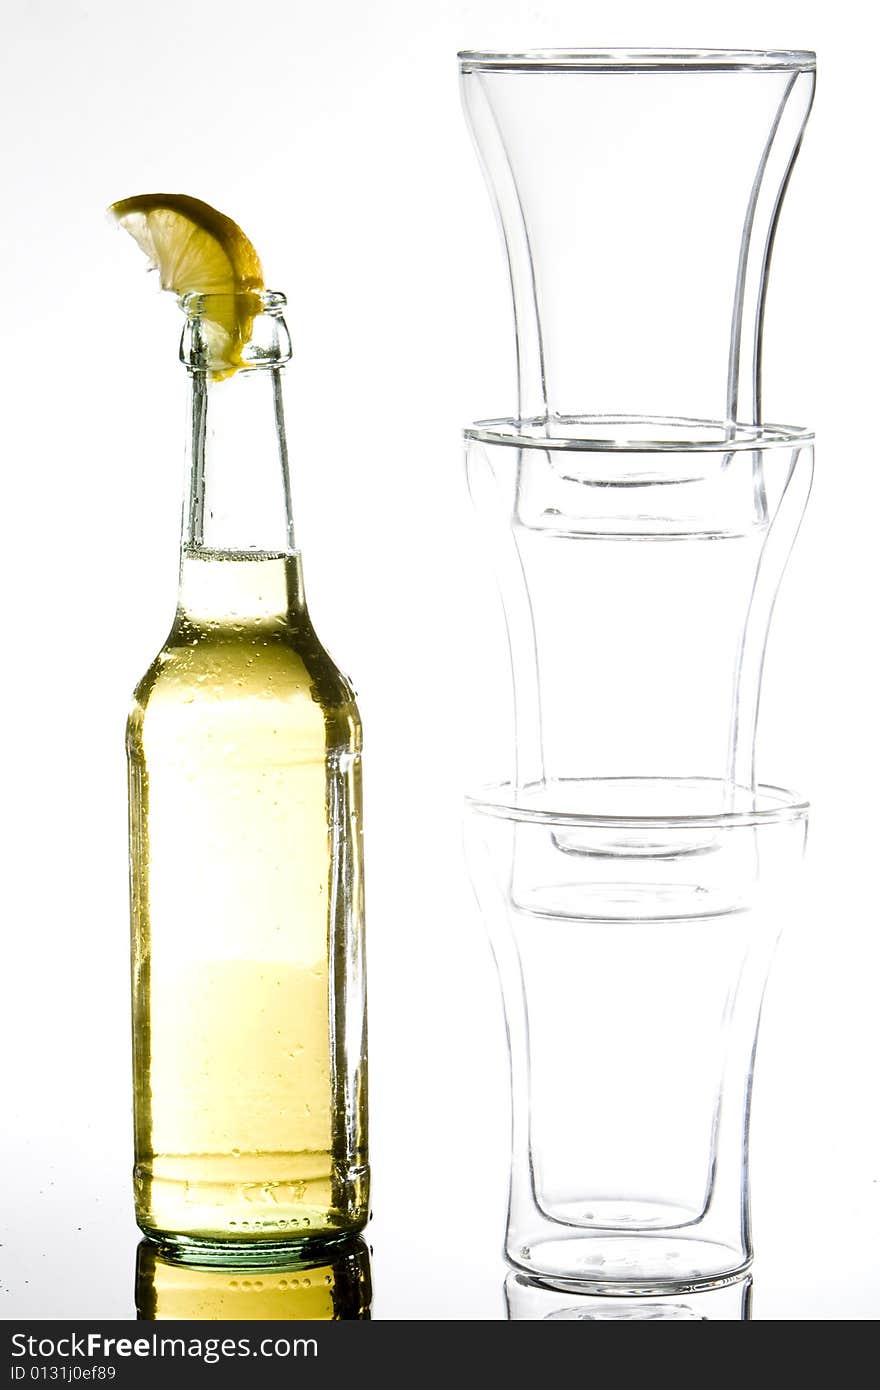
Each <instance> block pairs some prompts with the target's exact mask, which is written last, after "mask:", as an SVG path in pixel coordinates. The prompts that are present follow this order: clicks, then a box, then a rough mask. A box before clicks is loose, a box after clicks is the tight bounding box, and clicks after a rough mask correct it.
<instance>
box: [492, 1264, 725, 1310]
mask: <svg viewBox="0 0 880 1390" xmlns="http://www.w3.org/2000/svg"><path fill="white" fill-rule="evenodd" d="M504 1295H505V1298H506V1300H507V1316H508V1318H509V1320H510V1321H511V1322H523V1321H532V1322H534V1321H537V1320H540V1321H543V1322H714V1321H716V1320H721V1321H726V1322H745V1321H748V1320H749V1319H750V1318H751V1316H752V1314H751V1305H752V1281H751V1279H750V1278H745V1279H742V1280H740V1281H739V1283H737V1284H732V1285H730V1286H729V1287H728V1288H724V1289H711V1290H709V1291H708V1292H706V1293H691V1294H677V1295H673V1296H671V1297H668V1298H613V1297H602V1298H597V1297H596V1295H595V1294H589V1293H575V1292H573V1291H571V1290H569V1291H567V1292H563V1291H562V1290H560V1289H552V1288H549V1287H548V1286H547V1285H544V1284H541V1283H539V1282H538V1281H537V1280H535V1279H529V1278H528V1277H527V1276H526V1275H525V1274H514V1273H511V1274H509V1275H508V1276H507V1279H506V1280H505V1282H504Z"/></svg>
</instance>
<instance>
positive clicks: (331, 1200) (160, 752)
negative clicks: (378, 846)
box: [127, 306, 368, 1251]
mask: <svg viewBox="0 0 880 1390" xmlns="http://www.w3.org/2000/svg"><path fill="white" fill-rule="evenodd" d="M197 309H198V306H194V310H193V309H191V311H190V312H191V318H190V325H189V328H188V336H185V343H184V347H185V352H184V356H185V360H187V361H188V365H189V366H190V373H191V380H192V390H193V432H192V439H193V446H192V450H191V461H190V462H191V484H190V489H189V495H188V503H187V509H186V515H185V521H184V543H183V547H182V557H181V583H180V597H179V604H178V610H177V615H176V617H175V621H174V624H173V626H172V629H171V633H170V634H169V637H168V639H167V641H166V643H165V645H164V647H163V649H162V651H161V652H160V653H159V655H158V656H157V658H156V660H155V661H154V662H153V663H152V665H151V667H150V668H149V670H148V672H147V674H146V675H145V676H144V678H143V680H142V681H141V682H140V684H139V685H138V687H137V690H136V692H135V698H134V703H133V707H132V710H131V714H130V716H129V721H128V735H127V747H128V759H129V776H130V812H131V882H132V961H133V979H132V991H133V1024H134V1105H135V1172H134V1180H135V1205H136V1214H137V1219H138V1223H139V1225H140V1226H141V1228H142V1229H143V1230H144V1231H145V1232H146V1233H147V1234H149V1235H152V1236H155V1237H158V1238H161V1239H163V1240H165V1241H166V1242H172V1243H174V1244H175V1245H176V1246H177V1247H178V1248H186V1247H187V1246H188V1245H189V1244H194V1245H195V1246H197V1247H200V1248H202V1249H203V1248H204V1247H206V1246H207V1247H212V1246H213V1247H217V1248H218V1249H220V1250H221V1251H222V1250H224V1249H226V1248H228V1247H229V1246H230V1245H233V1246H236V1247H242V1248H243V1247H246V1246H256V1247H257V1248H258V1249H260V1250H262V1251H265V1250H266V1249H267V1248H268V1247H270V1246H273V1245H278V1246H281V1247H287V1246H290V1245H291V1244H295V1245H299V1244H303V1243H306V1242H309V1241H311V1240H314V1239H327V1238H332V1237H337V1238H339V1237H342V1236H344V1235H347V1234H349V1233H351V1232H353V1231H356V1230H359V1229H361V1228H362V1227H363V1225H364V1224H365V1221H366V1216H367V1201H368V1168H367V1152H366V1098H365V1085H366V1057H365V1048H366V1021H365V994H364V974H363V872H362V832H361V724H360V719H359V716H358V711H357V706H356V704H355V700H354V696H353V693H352V690H351V687H350V685H349V683H348V682H347V680H346V679H345V677H344V676H342V675H341V673H340V672H339V671H338V670H337V668H336V667H335V665H334V664H333V662H332V660H331V659H330V657H329V656H328V655H327V653H326V652H325V650H324V648H323V647H322V646H321V643H320V642H319V640H318V638H317V636H316V634H315V631H314V628H313V627H312V624H311V621H310V619H309V615H308V609H307V607H306V602H305V595H304V590H303V582H302V566H301V560H300V556H299V553H298V552H297V550H296V548H295V546H294V545H293V540H292V524H291V519H290V508H289V487H288V483H287V471H286V457H285V452H286V451H285V442H284V429H283V415H282V414H281V398H280V376H279V373H280V367H281V364H282V363H283V360H284V343H285V342H286V334H284V333H283V321H281V320H280V318H278V317H277V306H276V308H275V309H274V310H272V311H271V312H270V313H267V314H266V316H265V317H266V318H268V319H270V320H273V319H274V320H276V347H275V350H274V352H272V351H268V350H267V351H266V355H267V356H268V359H269V360H268V362H260V364H259V365H257V364H255V365H252V366H247V367H245V368H243V369H242V370H241V371H239V372H238V373H237V374H236V376H234V377H233V378H232V379H230V380H224V381H216V382H212V381H211V380H210V377H209V374H208V373H207V372H206V371H205V370H204V369H203V368H202V366H201V365H200V362H201V360H202V359H201V358H200V338H199V332H198V312H197ZM278 325H280V327H278ZM271 331H272V325H271V323H270V325H269V336H270V337H271ZM264 336H265V334H264ZM245 449H246V450H247V453H246V454H244V453H243V451H244V450H245Z"/></svg>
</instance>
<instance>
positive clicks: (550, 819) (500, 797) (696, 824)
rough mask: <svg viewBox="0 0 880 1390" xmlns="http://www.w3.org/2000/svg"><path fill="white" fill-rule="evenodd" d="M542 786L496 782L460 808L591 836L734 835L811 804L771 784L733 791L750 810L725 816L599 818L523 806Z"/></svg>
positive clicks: (719, 782) (694, 782) (682, 780)
mask: <svg viewBox="0 0 880 1390" xmlns="http://www.w3.org/2000/svg"><path fill="white" fill-rule="evenodd" d="M555 780H556V783H557V784H558V785H564V784H565V783H567V782H572V783H581V784H583V783H589V782H614V783H615V784H616V785H619V784H621V783H625V782H642V783H644V782H645V781H648V782H652V783H655V784H656V783H671V784H673V785H676V786H679V787H680V786H681V785H682V784H687V785H689V786H713V787H716V788H718V789H719V791H723V790H724V789H725V788H729V786H730V784H729V783H727V782H725V781H724V780H723V779H722V778H720V777H649V778H644V777H612V778H579V777H573V778H567V777H560V778H557V779H555ZM540 785H542V784H541V783H529V784H527V785H526V787H524V788H521V789H518V788H517V787H516V786H515V785H514V783H512V782H495V783H491V784H490V785H489V786H486V787H483V788H481V789H480V790H479V791H476V792H470V793H468V794H467V795H466V796H465V807H466V809H467V810H468V811H472V812H474V813H475V814H477V815H483V816H493V817H495V818H496V819H498V820H505V821H517V822H524V823H527V824H531V825H548V826H579V827H582V828H586V829H590V830H647V831H653V830H693V829H696V830H712V829H718V830H723V829H738V828H744V827H748V826H761V825H775V824H780V823H783V822H786V823H794V822H796V821H799V820H805V819H806V818H807V816H808V814H809V810H810V803H809V802H808V801H807V800H806V799H805V798H804V797H802V796H800V795H799V794H798V793H797V792H793V791H788V790H786V788H784V787H777V786H775V785H774V784H772V783H759V784H758V785H757V786H756V787H755V788H754V790H753V789H751V788H748V787H742V786H739V787H734V788H733V792H734V796H736V795H737V794H739V795H740V796H743V797H745V798H747V799H748V800H750V801H751V803H752V804H751V805H750V806H744V807H742V808H741V809H738V810H737V809H734V810H730V811H725V810H721V811H700V812H689V813H686V814H682V813H680V812H668V813H660V814H656V813H652V814H640V813H632V812H627V813H623V814H619V813H616V814H614V813H602V812H595V811H577V810H570V809H567V810H566V809H563V810H553V809H547V808H544V807H541V806H534V805H531V806H530V805H528V804H523V802H522V800H521V799H520V798H521V797H522V794H523V792H525V793H528V791H529V789H530V788H534V787H538V786H540Z"/></svg>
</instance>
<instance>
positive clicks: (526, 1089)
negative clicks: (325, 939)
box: [460, 50, 815, 1318]
mask: <svg viewBox="0 0 880 1390" xmlns="http://www.w3.org/2000/svg"><path fill="white" fill-rule="evenodd" d="M460 60H461V72H462V86H463V93H464V104H465V110H466V113H467V119H468V122H469V125H470V128H471V131H472V134H473V137H474V140H475V142H476V146H477V150H478V153H479V156H480V159H481V162H482V165H483V169H484V172H485V175H486V179H487V182H488V185H489V189H490V192H491V195H492V199H493V201H494V204H495V207H496V210H497V213H498V217H499V220H500V224H501V229H502V232H503V237H504V244H505V248H506V253H507V257H508V262H509V270H510V281H511V289H512V294H513V307H514V316H515V328H516V348H517V363H518V377H519V381H518V387H519V398H518V410H517V414H516V415H515V416H513V417H511V418H507V419H493V420H485V421H480V422H479V423H477V424H475V425H474V426H473V427H471V428H470V429H468V430H467V431H466V440H467V470H468V482H469V487H470V491H471V495H472V498H473V501H474V504H475V507H476V510H477V513H478V516H479V518H480V520H481V525H482V535H483V537H484V540H485V544H486V547H487V549H488V550H489V551H491V555H492V557H493V562H494V566H495V570H496V573H497V577H498V583H499V588H500V592H501V597H502V602H503V609H504V618H505V622H506V627H507V636H508V641H509V648H510V656H511V674H512V682H513V703H514V711H515V745H516V746H515V750H514V757H513V759H512V769H511V774H510V776H509V779H508V780H507V781H506V782H504V783H503V784H500V785H496V786H493V787H491V788H489V789H487V790H484V791H483V792H481V793H479V794H477V795H474V796H472V797H470V798H469V799H468V804H467V837H466V838H467V846H468V855H469V862H470V869H471V874H472V879H473V883H474V887H475V890H476V894H477V898H478V901H479V903H480V906H481V910H482V912H483V914H484V915H485V918H486V922H487V925H488V928H489V932H490V936H491V940H492V944H493V949H494V953H495V958H496V962H497V966H498V972H499V976H500V981H501V987H502V991H503V997H504V1006H505V1012H506V1019H507V1029H508V1036H509V1043H510V1062H511V1081H512V1161H511V1177H510V1204H509V1215H508V1225H507V1240H506V1254H507V1258H508V1260H509V1261H510V1262H511V1264H512V1265H513V1266H514V1267H515V1271H514V1272H513V1273H511V1275H510V1277H509V1279H508V1298H509V1305H510V1308H511V1315H512V1316H523V1317H545V1316H559V1317H579V1316H583V1317H590V1318H592V1317H598V1318H604V1317H615V1316H620V1317H646V1318H648V1317H665V1316H669V1317H676V1318H678V1317H681V1318H690V1317H704V1316H708V1317H716V1316H722V1317H737V1318H739V1317H743V1316H747V1315H748V1314H747V1308H748V1296H747V1295H748V1275H747V1271H748V1269H749V1266H750V1264H751V1260H752V1243H751V1233H750V1224H749V1199H748V1142H747V1141H748V1123H749V1106H750V1093H751V1081H752V1067H753V1061H754V1053H755V1043H756V1037H757V1028H758V1019H759V1014H760V1008H761V999H762V994H763V990H764V985H765V981H766V978H767V972H768V969H769V965H770V960H771V956H772V953H773V949H774V945H775V942H776V940H777V937H778V934H779V931H780V929H781V927H782V925H783V923H784V919H785V915H786V911H787V910H788V911H790V903H791V901H792V890H793V885H794V882H795V881H796V878H797V873H798V866H799V863H800V860H801V857H802V854H803V848H804V841H805V835H806V826H807V809H808V808H807V805H806V803H805V802H804V801H803V800H801V799H800V798H799V797H797V796H795V795H793V794H792V793H791V792H789V791H786V790H783V789H781V788H779V787H776V786H769V785H763V784H761V783H760V782H759V781H758V779H757V777H756V771H755V731H756V724H757V717H758V709H759V700H760V686H761V674H762V667H763V662H764V653H765V646H766V639H767V632H768V627H769V622H770V618H771V614H772V611H773V605H774V601H775V598H776V593H777V588H778V585H779V581H780V579H781V576H782V572H783V569H784V567H785V564H786V560H787V558H788V554H789V551H790V549H791V546H792V544H793V542H794V539H795V536H796V534H797V531H798V527H799V525H800V522H801V519H802V516H803V512H804V507H805V505H806V501H807V497H808V494H809V489H810V482H811V477H812V467H813V447H812V445H813V439H812V435H811V434H810V433H809V432H807V431H805V430H803V429H796V428H791V427H788V426H782V425H773V424H768V423H766V422H765V421H764V419H763V414H762V395H761V347H762V325H763V311H764V302H765V292H766V284H767V273H768V267H769V262H770V255H771V251H772V247H773V240H774V234H775V230H776V224H777V219H778V216H779V210H780V205H781V202H782V197H783V194H784V191H785V188H786V185H787V183H788V179H789V175H790V173H791V169H792V165H793V163H794V160H795V158H796V155H797V151H798V148H799V144H800V140H801V137H802V134H803V129H804V125H805V123H806V120H807V116H808V114H809V110H810V105H811V102H812V97H813V89H814V82H815V55H814V54H812V53H805V52H790V51H784V52H726V51H725V52H721V51H700V52H694V51H687V52H661V51H655V50H650V51H648V50H641V51H630V52H621V51H607V52H593V51H571V52H556V51H544V52H532V53H523V54H499V53H475V52H467V53H463V54H461V55H460ZM554 1290H555V1291H556V1295H554V1293H553V1291H554ZM707 1290H714V1291H719V1290H722V1291H723V1290H729V1294H728V1293H724V1294H723V1295H722V1294H716V1293H712V1294H709V1295H708V1299H709V1304H708V1305H704V1306H711V1308H712V1309H713V1310H716V1309H717V1310H719V1311H710V1312H705V1311H700V1305H699V1298H698V1299H696V1300H694V1299H693V1298H692V1297H691V1296H692V1295H694V1294H697V1295H702V1296H703V1297H705V1296H706V1291H707ZM560 1291H561V1292H562V1293H563V1294H565V1297H564V1298H562V1300H561V1302H560V1300H559V1296H558V1295H559V1292H560ZM573 1296H574V1297H573ZM554 1297H555V1301H554ZM548 1300H549V1302H548ZM689 1300H690V1301H689ZM548 1308H549V1309H550V1312H549V1313H548Z"/></svg>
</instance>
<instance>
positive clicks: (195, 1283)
mask: <svg viewBox="0 0 880 1390" xmlns="http://www.w3.org/2000/svg"><path fill="white" fill-rule="evenodd" d="M371 1299H372V1286H371V1280H370V1252H369V1250H368V1249H367V1247H366V1245H365V1244H364V1242H363V1241H362V1240H355V1241H350V1242H346V1243H345V1244H343V1245H339V1246H337V1247H335V1248H333V1249H331V1250H329V1251H328V1252H327V1253H326V1254H325V1255H324V1256H323V1257H321V1258H318V1257H316V1258H313V1259H311V1260H303V1261H289V1262H288V1263H287V1264H283V1265H278V1264H273V1265H268V1266H265V1267H263V1266H255V1265H252V1264H248V1265H245V1266H241V1267H238V1268H237V1267H236V1266H235V1265H234V1264H229V1265H227V1266H226V1267H224V1268H222V1269H221V1268H219V1267H217V1266H216V1265H213V1266H212V1265H194V1264H191V1263H186V1264H184V1263H181V1262H180V1261H179V1260H175V1259H174V1258H173V1256H172V1255H171V1254H169V1253H167V1252H163V1251H162V1250H161V1249H159V1247H157V1246H156V1245H154V1244H153V1243H152V1242H151V1241H147V1240H143V1241H141V1243H140V1245H139V1246H138V1248H137V1261H136V1270H135V1309H136V1316H137V1318H138V1319H139V1320H141V1321H145V1322H155V1321H157V1320H160V1319H165V1318H178V1319H188V1318H192V1319H211V1320H216V1319H234V1320H238V1321H242V1322H244V1321H247V1322H255V1321H278V1322H280V1321H287V1322H302V1321H307V1320H310V1321H321V1322H340V1321H342V1320H344V1319H357V1320H360V1321H363V1320H365V1319H368V1318H369V1317H370V1303H371Z"/></svg>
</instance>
